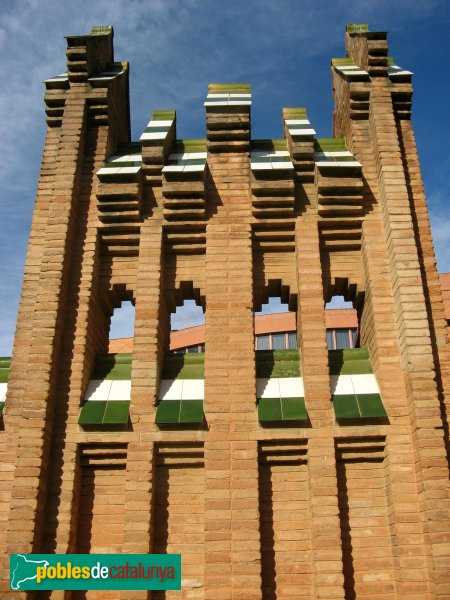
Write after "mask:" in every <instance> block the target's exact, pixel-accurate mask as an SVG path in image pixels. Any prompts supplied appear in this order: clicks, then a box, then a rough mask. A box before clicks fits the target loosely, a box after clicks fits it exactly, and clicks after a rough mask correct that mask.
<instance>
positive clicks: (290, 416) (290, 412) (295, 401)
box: [281, 398, 308, 421]
mask: <svg viewBox="0 0 450 600" xmlns="http://www.w3.org/2000/svg"><path fill="white" fill-rule="evenodd" d="M281 410H282V414H283V421H306V419H307V418H308V415H307V412H306V406H305V399H304V398H282V399H281Z"/></svg>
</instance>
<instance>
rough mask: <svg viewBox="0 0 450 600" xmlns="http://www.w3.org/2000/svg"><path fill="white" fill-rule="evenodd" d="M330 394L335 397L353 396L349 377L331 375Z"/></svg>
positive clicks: (353, 392)
mask: <svg viewBox="0 0 450 600" xmlns="http://www.w3.org/2000/svg"><path fill="white" fill-rule="evenodd" d="M330 388H331V393H332V394H333V395H336V396H345V395H354V394H355V390H354V389H353V384H352V378H351V376H350V375H331V377H330Z"/></svg>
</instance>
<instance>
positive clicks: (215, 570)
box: [205, 152, 261, 600]
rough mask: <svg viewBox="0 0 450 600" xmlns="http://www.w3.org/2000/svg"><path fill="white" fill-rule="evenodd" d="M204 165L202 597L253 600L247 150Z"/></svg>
mask: <svg viewBox="0 0 450 600" xmlns="http://www.w3.org/2000/svg"><path fill="white" fill-rule="evenodd" d="M208 162H209V167H210V170H211V178H212V181H211V183H210V185H209V201H210V202H211V203H212V205H213V206H214V210H216V211H217V212H215V214H213V216H212V217H211V220H210V222H209V223H208V227H207V243H206V355H205V415H206V420H207V422H208V427H209V431H208V432H207V436H206V442H205V535H206V543H205V563H206V564H205V567H206V578H205V598H206V599H207V600H221V599H223V600H225V599H229V598H236V599H237V598H246V599H248V600H251V599H252V598H255V599H256V598H261V574H260V540H259V537H260V536H259V511H258V455H257V454H258V453H257V442H256V438H255V437H254V435H251V433H250V432H251V430H255V428H256V420H257V413H256V385H255V357H254V325H253V299H252V288H253V268H252V241H251V229H250V223H249V221H250V197H249V183H248V177H249V162H248V154H247V153H246V152H245V153H244V152H239V153H238V152H233V153H232V154H210V155H209V161H208ZM235 182H236V183H235Z"/></svg>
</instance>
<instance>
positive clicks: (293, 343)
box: [288, 331, 298, 350]
mask: <svg viewBox="0 0 450 600" xmlns="http://www.w3.org/2000/svg"><path fill="white" fill-rule="evenodd" d="M288 348H289V350H294V349H295V348H298V342H297V334H296V333H295V331H289V333H288Z"/></svg>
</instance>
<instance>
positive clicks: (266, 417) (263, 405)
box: [258, 398, 283, 421]
mask: <svg viewBox="0 0 450 600" xmlns="http://www.w3.org/2000/svg"><path fill="white" fill-rule="evenodd" d="M258 418H259V420H260V421H282V419H283V416H282V413H281V401H280V399H279V398H260V399H259V402H258Z"/></svg>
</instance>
